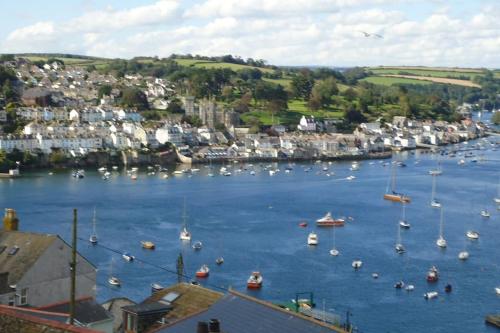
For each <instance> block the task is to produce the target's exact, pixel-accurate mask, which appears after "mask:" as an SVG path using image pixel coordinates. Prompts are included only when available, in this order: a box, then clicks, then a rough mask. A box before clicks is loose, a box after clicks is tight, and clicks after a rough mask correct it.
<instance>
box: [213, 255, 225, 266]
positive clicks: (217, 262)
mask: <svg viewBox="0 0 500 333" xmlns="http://www.w3.org/2000/svg"><path fill="white" fill-rule="evenodd" d="M215 263H216V264H217V265H219V266H220V265H222V264H223V263H224V258H223V257H219V258H217V259H215Z"/></svg>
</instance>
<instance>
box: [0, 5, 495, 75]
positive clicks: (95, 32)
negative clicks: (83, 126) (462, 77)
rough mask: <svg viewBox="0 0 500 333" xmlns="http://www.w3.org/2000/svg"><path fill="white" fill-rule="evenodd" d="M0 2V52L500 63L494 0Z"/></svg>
mask: <svg viewBox="0 0 500 333" xmlns="http://www.w3.org/2000/svg"><path fill="white" fill-rule="evenodd" d="M1 9H2V10H1V14H0V52H3V53H7V52H60V53H77V54H85V55H94V56H104V57H123V58H130V57H133V56H138V55H146V56H153V55H157V56H160V57H164V56H168V55H170V54H172V53H192V54H203V55H221V54H229V53H230V54H235V55H240V56H242V57H244V58H247V57H252V58H261V59H265V60H267V61H268V62H269V63H273V64H278V65H304V64H308V65H330V66H352V65H427V66H468V67H500V64H499V63H498V58H500V57H498V56H497V55H498V54H500V34H499V33H498V32H499V31H500V22H499V21H500V20H498V19H497V18H498V17H500V1H498V0H477V1H476V0H294V1H292V0H289V1H284V0H200V1H193V0H190V1H178V0H134V1H123V0H122V1H119V0H106V1H102V0H100V1H97V0H79V1H70V0H66V1H62V0H56V1H43V2H42V1H34V0H32V1H22V0H20V1H5V2H3V3H2V4H1ZM362 32H367V33H368V34H370V36H368V37H365V36H364V34H363V33H362ZM375 33H377V34H379V35H382V36H383V38H377V37H375V36H374V35H373V34H375Z"/></svg>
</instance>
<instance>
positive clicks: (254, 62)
mask: <svg viewBox="0 0 500 333" xmlns="http://www.w3.org/2000/svg"><path fill="white" fill-rule="evenodd" d="M168 59H193V60H201V61H203V60H204V61H215V62H227V63H230V64H238V65H248V66H254V67H270V68H273V66H266V62H265V61H264V60H262V59H253V58H247V59H246V60H245V59H243V58H241V57H239V56H233V55H231V54H226V55H223V56H217V57H208V56H201V55H194V56H193V55H191V54H186V55H180V54H172V55H171V56H170V57H168Z"/></svg>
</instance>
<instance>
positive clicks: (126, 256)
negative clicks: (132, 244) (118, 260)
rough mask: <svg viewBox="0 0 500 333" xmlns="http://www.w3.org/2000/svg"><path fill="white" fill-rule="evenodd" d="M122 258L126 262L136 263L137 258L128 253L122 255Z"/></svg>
mask: <svg viewBox="0 0 500 333" xmlns="http://www.w3.org/2000/svg"><path fill="white" fill-rule="evenodd" d="M122 258H123V259H125V260H126V261H134V259H135V257H134V256H133V255H131V254H130V253H128V252H125V253H124V254H122Z"/></svg>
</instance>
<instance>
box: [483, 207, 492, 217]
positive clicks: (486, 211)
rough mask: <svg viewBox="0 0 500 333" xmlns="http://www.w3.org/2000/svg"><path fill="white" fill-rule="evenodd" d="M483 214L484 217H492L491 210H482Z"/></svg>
mask: <svg viewBox="0 0 500 333" xmlns="http://www.w3.org/2000/svg"><path fill="white" fill-rule="evenodd" d="M481 216H482V217H490V216H491V214H490V212H489V211H488V210H487V209H483V210H482V211H481Z"/></svg>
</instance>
